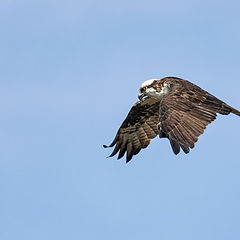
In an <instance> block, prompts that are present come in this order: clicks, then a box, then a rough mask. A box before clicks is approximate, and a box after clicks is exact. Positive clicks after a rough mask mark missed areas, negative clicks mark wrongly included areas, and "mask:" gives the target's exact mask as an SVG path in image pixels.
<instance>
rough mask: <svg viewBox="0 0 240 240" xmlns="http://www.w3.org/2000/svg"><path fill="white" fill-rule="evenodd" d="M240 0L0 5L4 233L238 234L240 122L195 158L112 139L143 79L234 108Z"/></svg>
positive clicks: (9, 0) (214, 127)
mask: <svg viewBox="0 0 240 240" xmlns="http://www.w3.org/2000/svg"><path fill="white" fill-rule="evenodd" d="M239 12H240V3H239V1H232V0H229V1H219V0H218V1H209V0H201V1H192V0H191V1H190V0H184V1H154V0H148V1H126V0H122V1H109V0H105V1H96V0H90V1H77V0H75V1H74V0H69V1H59V0H58V1H57V0H41V1H40V0H35V1H32V0H31V1H30V0H21V1H17V0H2V1H1V2H0V30H1V37H0V113H1V118H0V239H1V240H15V239H18V240H33V239H34V240H43V239H44V240H52V239H58V240H65V239H70V240H78V239H86V240H95V239H96V240H102V239H103V240H110V239H111V240H112V239H114V240H122V239H124V240H132V239H138V240H143V239H144V240H145V239H151V240H155V239H156V240H176V239H177V240H192V239H194V240H202V239H204V240H210V239H211V240H212V239H218V240H223V239H224V240H225V239H228V240H229V239H234V240H235V239H240V204H239V203H240V187H239V185H240V156H239V148H240V139H239V136H240V118H239V117H237V116H235V115H229V116H222V115H221V116H219V117H218V119H217V120H216V121H215V122H214V123H212V124H211V125H209V126H208V127H207V130H206V131H205V134H204V135H202V136H201V137H200V139H199V141H198V143H197V144H196V148H195V149H193V150H192V151H191V152H190V154H188V155H185V154H184V153H181V154H179V155H177V156H175V155H174V154H173V153H172V150H171V147H170V144H169V143H168V141H167V140H164V139H161V140H160V139H159V138H156V139H154V140H153V141H152V143H151V145H149V147H148V148H147V149H145V150H143V151H141V153H140V154H139V155H137V156H135V157H134V158H133V160H132V161H131V162H130V163H128V164H126V163H125V161H124V160H120V161H117V160H116V158H106V156H108V155H109V154H110V153H111V150H109V149H104V148H102V144H109V143H110V142H111V141H112V139H113V137H114V136H115V134H116V131H117V130H118V127H119V126H120V125H121V123H122V121H123V120H124V118H125V117H126V115H127V113H128V111H129V109H130V108H131V106H132V105H133V104H134V103H135V102H136V101H137V94H138V88H139V86H140V84H141V83H142V82H143V81H145V80H147V79H149V78H162V77H165V76H176V77H181V78H184V79H187V80H190V81H192V82H194V83H196V84H198V85H199V86H200V87H202V88H203V89H205V90H207V91H209V92H210V93H212V94H214V95H215V96H217V97H218V98H220V99H222V100H223V101H225V102H227V103H228V104H230V105H232V106H233V107H236V108H238V109H240V96H239V90H240V67H239V63H240V27H239V26H240V15H239Z"/></svg>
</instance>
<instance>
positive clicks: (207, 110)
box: [159, 85, 237, 154]
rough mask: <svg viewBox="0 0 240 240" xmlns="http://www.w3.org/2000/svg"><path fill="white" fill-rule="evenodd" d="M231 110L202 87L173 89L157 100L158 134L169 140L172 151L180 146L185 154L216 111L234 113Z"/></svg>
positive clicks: (212, 118)
mask: <svg viewBox="0 0 240 240" xmlns="http://www.w3.org/2000/svg"><path fill="white" fill-rule="evenodd" d="M191 86H193V85H191ZM234 111H236V110H235V109H233V108H231V107H230V106H228V105H227V104H225V103H224V102H222V101H220V100H219V99H217V98H216V97H214V96H212V95H211V94H209V93H207V92H205V91H204V90H202V89H201V88H198V87H196V88H194V89H185V90H181V91H177V90H175V91H173V92H172V93H170V94H169V96H167V97H165V98H164V99H163V100H162V101H161V103H160V119H159V131H160V132H159V136H160V137H167V138H168V139H169V141H170V143H171V146H172V149H173V152H174V153H175V154H178V153H179V152H180V147H181V148H182V150H183V151H184V152H185V153H188V152H189V150H190V149H189V148H193V147H194V143H195V142H197V140H198V137H199V135H201V134H202V133H203V132H204V129H205V128H206V126H207V125H208V124H209V123H211V122H212V121H214V120H215V119H216V116H217V113H221V114H229V113H230V112H233V113H235V114H237V113H236V112H234Z"/></svg>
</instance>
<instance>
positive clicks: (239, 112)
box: [232, 108, 240, 116]
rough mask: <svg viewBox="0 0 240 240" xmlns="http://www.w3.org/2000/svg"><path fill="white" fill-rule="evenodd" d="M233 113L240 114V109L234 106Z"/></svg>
mask: <svg viewBox="0 0 240 240" xmlns="http://www.w3.org/2000/svg"><path fill="white" fill-rule="evenodd" d="M232 113H234V114H236V115H238V116H240V111H238V110H237V109H235V108H232Z"/></svg>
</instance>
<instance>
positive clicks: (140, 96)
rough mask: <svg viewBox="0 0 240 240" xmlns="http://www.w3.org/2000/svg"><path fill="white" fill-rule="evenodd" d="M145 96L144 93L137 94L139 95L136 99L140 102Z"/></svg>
mask: <svg viewBox="0 0 240 240" xmlns="http://www.w3.org/2000/svg"><path fill="white" fill-rule="evenodd" d="M145 96H146V93H145V92H143V93H139V94H138V99H139V100H140V101H142V99H143V97H145Z"/></svg>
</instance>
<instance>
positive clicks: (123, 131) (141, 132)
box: [103, 98, 159, 162]
mask: <svg viewBox="0 0 240 240" xmlns="http://www.w3.org/2000/svg"><path fill="white" fill-rule="evenodd" d="M158 122H159V101H156V100H154V99H151V98H146V99H143V100H142V101H139V102H137V103H135V104H134V106H133V107H132V108H131V110H130V112H129V113H128V115H127V117H126V119H125V120H124V122H123V123H122V125H121V127H120V128H119V130H118V132H117V135H116V137H115V139H114V140H113V142H112V143H111V144H110V145H109V146H106V145H103V146H104V147H113V146H114V145H115V144H116V146H115V148H114V150H113V152H112V154H111V155H110V156H109V157H112V156H114V155H115V154H116V153H117V152H118V151H119V154H118V159H120V158H121V157H123V155H124V153H125V152H127V156H126V161H127V162H128V161H130V160H131V158H132V156H133V155H136V154H138V153H139V152H140V151H141V149H142V148H146V147H147V146H148V145H149V143H150V141H151V139H152V138H154V137H156V136H157V135H158V134H159V130H158Z"/></svg>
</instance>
